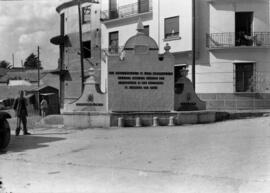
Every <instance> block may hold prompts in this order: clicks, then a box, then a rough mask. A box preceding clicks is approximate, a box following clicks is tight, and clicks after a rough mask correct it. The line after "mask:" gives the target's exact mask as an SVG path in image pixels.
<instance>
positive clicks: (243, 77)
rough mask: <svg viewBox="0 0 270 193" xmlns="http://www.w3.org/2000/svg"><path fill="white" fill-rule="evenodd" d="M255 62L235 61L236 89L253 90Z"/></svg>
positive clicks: (239, 90)
mask: <svg viewBox="0 0 270 193" xmlns="http://www.w3.org/2000/svg"><path fill="white" fill-rule="evenodd" d="M253 71H254V64H253V63H235V91H236V92H252V91H253V88H254V85H253V84H254V82H253V80H252V78H253Z"/></svg>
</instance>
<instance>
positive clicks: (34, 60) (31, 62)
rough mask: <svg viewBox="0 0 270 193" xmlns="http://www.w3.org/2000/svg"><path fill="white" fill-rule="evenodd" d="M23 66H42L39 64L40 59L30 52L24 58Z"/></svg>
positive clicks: (35, 67) (27, 67)
mask: <svg viewBox="0 0 270 193" xmlns="http://www.w3.org/2000/svg"><path fill="white" fill-rule="evenodd" d="M23 65H24V67H25V68H26V69H38V68H40V69H42V66H41V62H40V60H39V59H38V57H37V56H36V55H35V54H33V53H31V54H30V55H29V56H28V57H27V58H26V59H25V62H24V64H23Z"/></svg>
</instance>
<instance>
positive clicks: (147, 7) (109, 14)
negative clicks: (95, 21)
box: [101, 0, 152, 22]
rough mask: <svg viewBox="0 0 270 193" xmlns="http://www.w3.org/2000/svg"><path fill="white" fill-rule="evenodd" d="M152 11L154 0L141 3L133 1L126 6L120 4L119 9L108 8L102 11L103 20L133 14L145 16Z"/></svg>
mask: <svg viewBox="0 0 270 193" xmlns="http://www.w3.org/2000/svg"><path fill="white" fill-rule="evenodd" d="M149 13H152V1H151V0H150V1H149V0H145V1H141V2H140V3H138V2H137V3H132V4H127V5H124V6H119V7H118V8H117V9H112V10H106V11H102V12H101V20H102V21H104V22H106V21H110V20H117V19H123V18H130V17H133V16H142V17H143V16H144V15H147V14H149Z"/></svg>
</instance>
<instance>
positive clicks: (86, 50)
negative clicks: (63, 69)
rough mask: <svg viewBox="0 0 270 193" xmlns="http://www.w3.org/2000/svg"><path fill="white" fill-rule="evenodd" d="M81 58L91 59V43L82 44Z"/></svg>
mask: <svg viewBox="0 0 270 193" xmlns="http://www.w3.org/2000/svg"><path fill="white" fill-rule="evenodd" d="M83 58H91V41H90V40H89V41H84V42H83Z"/></svg>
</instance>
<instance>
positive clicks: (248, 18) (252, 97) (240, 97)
mask: <svg viewBox="0 0 270 193" xmlns="http://www.w3.org/2000/svg"><path fill="white" fill-rule="evenodd" d="M196 7H197V13H196V15H197V17H196V20H197V22H196V23H197V31H198V32H199V36H198V39H197V41H198V51H199V52H198V54H199V57H198V59H197V61H196V92H197V93H199V94H200V95H199V96H200V97H201V99H202V100H205V101H207V108H208V109H231V110H235V109H263V108H269V107H270V97H269V89H270V84H269V83H270V76H269V75H270V74H269V72H270V55H269V53H270V52H269V51H270V31H269V30H270V26H269V18H270V14H269V1H264V0H256V1H254V0H211V1H209V0H197V4H196Z"/></svg>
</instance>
